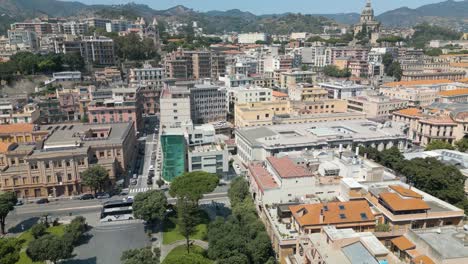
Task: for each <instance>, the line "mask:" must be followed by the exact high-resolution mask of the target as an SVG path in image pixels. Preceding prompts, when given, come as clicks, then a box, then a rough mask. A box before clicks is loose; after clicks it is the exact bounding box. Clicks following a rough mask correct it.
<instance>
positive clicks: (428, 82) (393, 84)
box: [382, 79, 453, 87]
mask: <svg viewBox="0 0 468 264" xmlns="http://www.w3.org/2000/svg"><path fill="white" fill-rule="evenodd" d="M442 83H453V81H451V80H448V79H444V80H421V81H402V82H390V83H384V84H383V85H382V86H385V87H398V86H414V85H431V84H442Z"/></svg>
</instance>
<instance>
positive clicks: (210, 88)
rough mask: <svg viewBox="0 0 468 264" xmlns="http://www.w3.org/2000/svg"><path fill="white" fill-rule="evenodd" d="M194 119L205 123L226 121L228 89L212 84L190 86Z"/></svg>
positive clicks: (197, 122)
mask: <svg viewBox="0 0 468 264" xmlns="http://www.w3.org/2000/svg"><path fill="white" fill-rule="evenodd" d="M190 107H191V111H192V121H193V122H194V123H196V124H203V123H209V122H215V121H226V115H227V112H226V89H223V88H220V87H219V86H216V85H211V84H195V85H194V86H193V87H190Z"/></svg>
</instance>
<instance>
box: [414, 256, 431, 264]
mask: <svg viewBox="0 0 468 264" xmlns="http://www.w3.org/2000/svg"><path fill="white" fill-rule="evenodd" d="M413 262H414V263H415V264H435V262H434V261H433V260H432V259H431V258H430V257H428V256H426V255H421V256H418V257H415V258H414V259H413Z"/></svg>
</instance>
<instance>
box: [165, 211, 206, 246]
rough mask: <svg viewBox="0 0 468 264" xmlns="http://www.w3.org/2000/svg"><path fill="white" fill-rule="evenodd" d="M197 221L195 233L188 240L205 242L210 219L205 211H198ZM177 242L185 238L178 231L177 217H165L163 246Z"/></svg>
mask: <svg viewBox="0 0 468 264" xmlns="http://www.w3.org/2000/svg"><path fill="white" fill-rule="evenodd" d="M199 220H200V222H199V224H198V225H197V226H196V227H195V232H194V233H193V234H192V235H191V236H190V239H196V240H206V236H207V232H208V224H209V222H210V218H209V217H208V214H207V213H206V212H205V211H199ZM179 240H185V237H184V236H183V235H182V233H181V232H180V231H179V225H178V223H177V216H176V215H171V216H169V217H166V219H165V220H164V222H163V244H164V245H167V244H172V243H174V242H176V241H179Z"/></svg>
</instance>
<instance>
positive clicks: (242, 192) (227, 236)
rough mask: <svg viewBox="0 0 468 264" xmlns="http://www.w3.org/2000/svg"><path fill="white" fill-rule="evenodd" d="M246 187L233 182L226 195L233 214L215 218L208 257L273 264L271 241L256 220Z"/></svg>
mask: <svg viewBox="0 0 468 264" xmlns="http://www.w3.org/2000/svg"><path fill="white" fill-rule="evenodd" d="M248 193H249V190H248V184H247V182H246V181H245V180H244V179H243V178H238V179H235V180H234V181H233V183H232V186H231V187H230V190H229V192H228V194H229V198H230V200H231V205H232V215H230V216H228V217H227V219H224V218H220V217H219V218H217V219H216V220H215V221H214V222H212V223H211V224H210V226H209V228H208V242H209V248H208V257H209V258H210V259H214V260H217V261H218V262H219V263H227V264H230V263H232V264H234V263H246V264H264V263H274V257H273V256H274V252H273V249H272V247H271V241H270V239H269V237H268V234H267V233H266V231H265V227H264V226H263V223H262V222H261V221H260V220H259V219H258V216H257V213H256V210H255V205H254V203H253V200H252V199H251V198H250V195H248Z"/></svg>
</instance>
